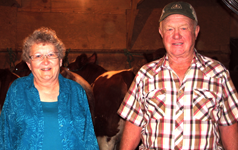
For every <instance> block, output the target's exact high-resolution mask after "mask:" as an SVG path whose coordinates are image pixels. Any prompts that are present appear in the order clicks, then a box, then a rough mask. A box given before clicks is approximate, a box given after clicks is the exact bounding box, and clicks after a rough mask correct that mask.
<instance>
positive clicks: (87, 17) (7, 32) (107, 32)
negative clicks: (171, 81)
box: [0, 0, 238, 73]
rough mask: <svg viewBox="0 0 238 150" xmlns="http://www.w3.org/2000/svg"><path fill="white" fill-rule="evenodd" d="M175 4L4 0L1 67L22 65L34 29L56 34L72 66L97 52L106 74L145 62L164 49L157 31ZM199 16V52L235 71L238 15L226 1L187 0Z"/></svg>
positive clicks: (0, 17) (156, 0)
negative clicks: (163, 15)
mask: <svg viewBox="0 0 238 150" xmlns="http://www.w3.org/2000/svg"><path fill="white" fill-rule="evenodd" d="M172 1H173V0H1V1H0V10H1V11H0V22H1V23H0V27H1V28H0V58H1V59H0V68H10V69H11V70H12V69H13V68H14V66H15V65H16V64H17V63H18V62H20V61H21V50H22V42H23V40H24V38H25V37H27V36H28V35H29V34H31V33H32V32H33V31H34V30H35V29H37V28H39V27H42V26H45V27H49V28H52V29H53V30H55V31H56V33H57V35H58V37H59V38H60V39H61V40H62V41H63V43H64V44H65V46H66V48H67V55H66V56H67V61H68V63H71V62H73V61H74V60H75V58H76V57H77V56H79V55H80V54H81V53H86V54H87V55H88V56H90V55H92V54H93V53H94V52H96V53H97V56H98V57H97V58H98V59H97V63H98V64H99V65H101V66H102V67H104V68H105V69H107V70H120V69H128V68H133V71H134V72H135V73H136V72H137V71H138V70H139V68H140V67H141V66H142V65H144V64H146V63H147V61H146V59H145V58H144V56H143V54H144V53H153V52H155V51H156V50H158V49H160V48H163V43H162V40H161V37H160V35H159V33H158V26H159V23H158V19H159V17H160V14H161V10H162V8H163V7H164V6H165V5H166V4H167V3H169V2H172ZM184 1H186V2H189V3H190V4H192V5H193V6H194V8H195V10H196V13H197V16H198V24H199V25H200V27H201V29H200V33H199V36H198V38H197V42H196V49H197V50H198V52H200V53H202V54H204V55H205V56H209V57H213V58H216V59H218V60H219V61H220V62H221V63H223V64H224V65H225V66H226V67H227V68H228V69H230V70H234V69H236V65H237V64H238V63H236V60H237V55H238V54H237V52H236V51H237V50H238V47H237V46H238V44H237V43H238V42H237V39H238V30H237V29H238V15H237V14H236V13H234V11H232V10H231V9H230V8H229V7H227V5H225V3H224V2H223V1H222V0H199V1H198V0H197V1H195V0H184Z"/></svg>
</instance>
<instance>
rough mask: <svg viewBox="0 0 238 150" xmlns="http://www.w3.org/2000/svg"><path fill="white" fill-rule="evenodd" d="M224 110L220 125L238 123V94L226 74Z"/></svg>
mask: <svg viewBox="0 0 238 150" xmlns="http://www.w3.org/2000/svg"><path fill="white" fill-rule="evenodd" d="M222 92H223V101H222V103H223V109H222V111H221V118H220V122H219V125H222V126H228V125H232V124H234V123H236V122H237V121H238V94H237V91H236V89H235V86H234V84H233V82H232V80H231V78H230V76H229V73H228V72H226V75H225V77H224V84H223V91H222Z"/></svg>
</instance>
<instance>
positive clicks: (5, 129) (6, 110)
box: [0, 91, 15, 150]
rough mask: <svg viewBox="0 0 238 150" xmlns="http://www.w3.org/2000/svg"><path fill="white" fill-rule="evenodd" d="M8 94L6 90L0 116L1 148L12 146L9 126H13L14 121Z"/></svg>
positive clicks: (6, 149)
mask: <svg viewBox="0 0 238 150" xmlns="http://www.w3.org/2000/svg"><path fill="white" fill-rule="evenodd" d="M9 95H10V94H9V91H8V94H7V96H6V99H5V102H4V105H3V109H2V112H1V116H0V147H1V149H2V150H8V149H12V148H13V146H11V145H12V144H13V143H12V142H13V141H12V140H11V139H12V138H11V135H12V134H10V133H11V130H13V129H12V128H11V127H12V126H14V125H13V124H14V122H13V121H12V120H14V117H15V115H14V113H13V110H12V109H11V108H12V107H11V103H10V102H11V101H10V96H9ZM10 112H11V113H10Z"/></svg>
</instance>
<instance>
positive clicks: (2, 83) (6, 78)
mask: <svg viewBox="0 0 238 150" xmlns="http://www.w3.org/2000/svg"><path fill="white" fill-rule="evenodd" d="M17 78H19V76H18V75H16V74H15V73H12V72H11V71H10V69H8V68H6V69H0V110H2V106H3V103H4V101H5V98H6V94H7V90H8V88H9V87H10V85H11V84H12V82H13V81H14V80H16V79H17Z"/></svg>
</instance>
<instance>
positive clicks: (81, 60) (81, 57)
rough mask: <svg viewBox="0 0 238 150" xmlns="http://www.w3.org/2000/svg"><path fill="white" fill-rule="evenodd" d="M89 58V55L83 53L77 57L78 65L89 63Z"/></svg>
mask: <svg viewBox="0 0 238 150" xmlns="http://www.w3.org/2000/svg"><path fill="white" fill-rule="evenodd" d="M87 59H88V57H87V55H86V54H85V53H83V54H81V55H79V56H78V57H77V58H76V60H75V62H76V64H77V65H78V66H81V65H82V64H86V63H87Z"/></svg>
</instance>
